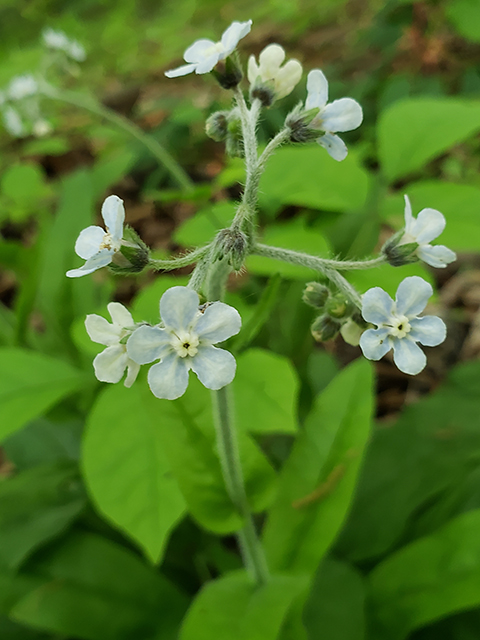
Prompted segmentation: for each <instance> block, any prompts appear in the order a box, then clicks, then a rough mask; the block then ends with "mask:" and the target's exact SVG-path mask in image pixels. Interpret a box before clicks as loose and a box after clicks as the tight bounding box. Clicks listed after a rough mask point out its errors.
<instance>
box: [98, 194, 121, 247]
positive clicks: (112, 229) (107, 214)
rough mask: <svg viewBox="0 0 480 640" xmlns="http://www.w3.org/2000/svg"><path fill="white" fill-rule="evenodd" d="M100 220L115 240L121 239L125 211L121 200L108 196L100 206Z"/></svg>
mask: <svg viewBox="0 0 480 640" xmlns="http://www.w3.org/2000/svg"><path fill="white" fill-rule="evenodd" d="M102 218H103V219H104V220H105V225H106V227H107V229H108V231H109V233H110V234H111V235H112V238H114V239H115V240H121V239H122V238H123V223H124V222H125V209H124V206H123V200H121V199H120V198H119V197H118V196H108V198H106V199H105V202H104V203H103V205H102Z"/></svg>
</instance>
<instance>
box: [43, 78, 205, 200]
mask: <svg viewBox="0 0 480 640" xmlns="http://www.w3.org/2000/svg"><path fill="white" fill-rule="evenodd" d="M40 91H41V93H43V95H44V96H46V97H47V98H51V99H52V100H59V101H62V102H66V103H67V104H71V105H74V106H76V107H79V108H80V109H85V110H86V111H90V113H93V114H95V115H97V116H99V117H101V118H103V119H105V120H107V121H108V122H111V123H112V124H113V125H115V126H116V127H118V128H119V129H122V130H123V131H125V132H126V133H128V134H129V135H131V136H132V137H133V138H135V139H136V140H138V141H139V142H140V143H142V144H143V145H144V146H145V147H146V148H147V149H148V150H149V151H150V153H151V154H152V155H153V156H155V158H156V159H157V160H158V162H159V163H160V164H161V165H163V166H164V167H165V169H166V170H167V171H168V173H169V174H170V175H171V176H172V178H173V179H174V180H175V182H176V183H177V184H178V186H179V187H180V188H181V189H183V190H184V191H192V190H193V188H194V184H193V182H192V180H190V178H189V177H188V175H187V174H186V173H185V171H184V170H183V169H182V167H181V166H180V165H179V164H178V162H177V161H176V160H175V158H173V156H171V155H170V153H169V152H168V151H167V150H166V149H165V147H163V146H162V145H161V144H160V143H159V142H157V141H156V140H155V139H154V138H152V137H151V136H149V135H148V134H146V133H145V132H144V131H142V129H140V128H139V127H137V126H136V125H135V124H133V122H131V121H130V120H128V119H127V118H124V117H123V116H121V115H119V114H118V113H115V111H111V110H110V109H108V108H107V107H104V106H103V105H102V104H100V103H98V102H96V101H95V100H93V99H91V98H86V97H84V96H82V95H79V94H77V93H75V92H73V91H64V90H59V89H57V88H56V87H53V86H52V85H50V84H47V83H44V82H43V83H41V85H40Z"/></svg>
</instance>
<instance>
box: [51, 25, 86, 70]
mask: <svg viewBox="0 0 480 640" xmlns="http://www.w3.org/2000/svg"><path fill="white" fill-rule="evenodd" d="M42 40H43V44H44V45H45V46H46V47H47V48H48V49H53V50H54V51H61V52H62V53H64V54H65V55H66V56H68V57H69V58H71V59H72V60H75V61H76V62H83V61H84V60H85V59H86V57H87V54H86V52H85V49H84V48H83V47H82V45H81V44H80V43H79V42H77V41H76V40H72V39H71V38H69V37H68V36H67V35H66V34H65V33H63V31H55V30H54V29H51V28H47V29H45V30H44V31H43V32H42Z"/></svg>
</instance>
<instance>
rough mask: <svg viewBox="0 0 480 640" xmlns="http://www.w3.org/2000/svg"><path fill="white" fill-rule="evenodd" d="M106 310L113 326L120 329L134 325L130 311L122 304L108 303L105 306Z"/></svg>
mask: <svg viewBox="0 0 480 640" xmlns="http://www.w3.org/2000/svg"><path fill="white" fill-rule="evenodd" d="M107 309H108V313H109V314H110V317H111V318H112V322H113V324H116V325H118V326H120V327H122V328H124V327H132V326H133V325H134V324H135V322H134V321H133V318H132V314H131V313H130V311H129V310H128V309H126V308H125V307H124V306H123V304H120V302H110V303H109V304H108V305H107Z"/></svg>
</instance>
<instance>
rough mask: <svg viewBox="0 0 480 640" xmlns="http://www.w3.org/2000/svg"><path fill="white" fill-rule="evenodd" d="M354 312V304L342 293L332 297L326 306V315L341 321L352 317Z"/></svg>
mask: <svg viewBox="0 0 480 640" xmlns="http://www.w3.org/2000/svg"><path fill="white" fill-rule="evenodd" d="M353 310H354V306H353V304H352V303H351V302H350V300H347V298H345V296H344V295H342V294H341V293H337V294H336V295H334V296H332V297H331V298H330V299H329V301H328V302H327V304H326V306H325V311H326V313H328V314H329V315H330V316H332V317H333V318H338V319H339V320H340V319H342V318H346V317H348V316H350V315H351V313H352V311H353Z"/></svg>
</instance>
